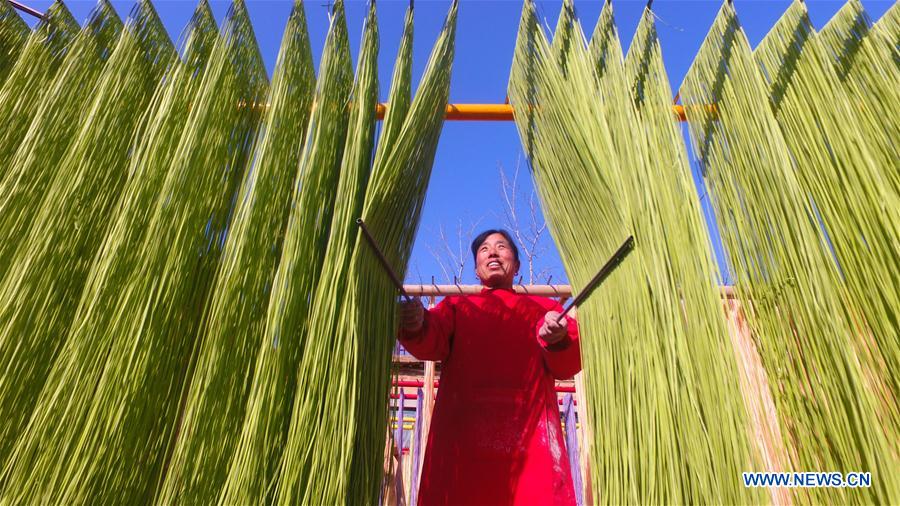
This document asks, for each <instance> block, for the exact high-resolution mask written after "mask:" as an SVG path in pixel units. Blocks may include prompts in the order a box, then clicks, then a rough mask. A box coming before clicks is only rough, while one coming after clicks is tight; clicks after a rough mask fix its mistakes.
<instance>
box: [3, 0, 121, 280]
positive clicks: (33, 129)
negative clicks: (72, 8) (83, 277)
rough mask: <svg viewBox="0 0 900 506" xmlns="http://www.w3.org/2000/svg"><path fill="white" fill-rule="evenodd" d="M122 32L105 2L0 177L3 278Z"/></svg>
mask: <svg viewBox="0 0 900 506" xmlns="http://www.w3.org/2000/svg"><path fill="white" fill-rule="evenodd" d="M121 32H122V21H121V20H120V19H119V17H118V15H116V12H115V10H114V9H113V8H112V6H111V5H110V4H109V2H108V0H101V1H100V2H99V3H98V4H97V7H96V8H95V9H94V10H93V12H92V13H91V15H90V18H89V19H88V22H87V23H86V24H85V26H84V28H83V29H82V30H81V32H79V34H78V36H77V37H76V39H75V41H74V43H73V44H72V47H71V49H70V50H69V51H68V56H67V57H66V58H65V59H64V60H63V62H62V67H61V68H60V70H59V72H58V73H57V75H56V78H55V79H54V81H53V83H52V84H50V86H49V90H48V91H47V93H46V94H44V96H43V97H42V99H41V100H40V102H39V105H38V108H37V111H36V112H35V115H34V120H33V121H32V122H31V125H30V126H27V127H26V133H25V134H24V136H23V137H22V138H21V141H20V143H19V145H18V146H17V150H16V152H15V155H14V156H13V157H12V158H11V160H10V163H9V166H8V167H7V169H6V170H5V171H4V172H3V173H2V174H0V279H2V278H3V276H4V275H5V274H6V271H7V268H8V267H9V265H10V264H11V262H12V256H13V255H14V254H15V252H16V250H17V249H18V247H19V244H20V243H21V242H22V241H23V240H24V239H25V238H26V237H27V235H28V231H29V230H30V228H31V225H32V222H33V221H34V218H35V216H36V214H37V213H38V211H39V210H40V206H41V204H42V203H43V201H44V196H45V193H46V191H47V188H48V187H49V185H50V184H51V182H52V181H53V180H54V178H55V177H56V174H57V172H58V171H59V170H60V164H61V162H62V160H63V157H64V156H65V154H66V152H67V151H68V148H69V146H71V144H72V142H73V141H74V140H75V139H76V137H77V133H78V132H79V130H80V129H81V127H82V123H83V121H84V119H85V118H87V117H89V116H88V113H89V112H90V109H91V107H92V105H93V93H94V91H95V89H96V87H97V84H98V82H99V78H100V77H101V73H102V72H103V69H104V66H105V64H106V61H107V60H108V58H109V55H110V53H112V50H113V48H114V47H115V45H116V41H117V40H118V38H119V35H120V34H121Z"/></svg>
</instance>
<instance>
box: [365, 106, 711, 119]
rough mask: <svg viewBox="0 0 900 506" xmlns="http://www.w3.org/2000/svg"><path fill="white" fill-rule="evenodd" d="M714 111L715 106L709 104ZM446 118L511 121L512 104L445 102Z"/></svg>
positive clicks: (678, 112) (381, 109)
mask: <svg viewBox="0 0 900 506" xmlns="http://www.w3.org/2000/svg"><path fill="white" fill-rule="evenodd" d="M387 107H388V104H386V103H384V104H378V106H377V108H376V109H375V114H376V115H377V117H378V119H384V115H385V113H386V112H387ZM709 109H710V111H711V112H713V113H714V112H715V106H709ZM672 112H673V113H674V114H675V116H676V117H678V119H679V121H685V120H686V117H685V115H684V106H683V105H680V104H675V105H673V106H672ZM446 119H447V120H448V121H512V120H513V106H512V105H510V104H447V113H446Z"/></svg>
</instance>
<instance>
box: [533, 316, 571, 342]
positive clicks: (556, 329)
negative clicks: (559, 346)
mask: <svg viewBox="0 0 900 506" xmlns="http://www.w3.org/2000/svg"><path fill="white" fill-rule="evenodd" d="M558 317H559V313H558V312H556V311H548V312H547V314H546V315H544V323H543V325H541V329H540V330H539V331H538V337H540V338H541V340H542V341H544V342H545V343H547V344H548V345H549V344H556V343H558V342H560V341H562V340H563V339H565V337H566V336H567V335H568V334H569V322H568V319H566V318H563V319H561V320H560V321H559V323H557V322H556V319H557V318H558Z"/></svg>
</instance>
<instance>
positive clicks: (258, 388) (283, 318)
mask: <svg viewBox="0 0 900 506" xmlns="http://www.w3.org/2000/svg"><path fill="white" fill-rule="evenodd" d="M352 84H353V62H352V60H351V58H350V47H349V41H348V38H347V25H346V18H345V17H344V3H343V1H341V0H338V1H337V2H335V4H334V11H333V14H332V17H331V26H330V29H329V32H328V38H327V39H326V41H325V48H324V50H323V53H322V61H321V64H320V67H319V77H318V80H317V84H316V94H315V98H314V100H313V109H312V114H311V117H310V120H309V126H308V129H307V133H306V143H305V145H304V148H303V154H302V156H301V158H300V165H299V169H298V170H297V172H296V176H297V177H296V180H295V181H294V183H293V192H294V193H293V195H292V197H291V204H290V206H291V207H290V215H289V217H288V221H287V226H286V229H285V232H284V243H283V246H282V254H281V259H280V261H279V263H278V269H277V271H276V274H275V278H274V281H273V283H272V292H271V295H270V296H269V305H268V308H267V313H266V324H265V331H264V333H262V335H261V339H260V342H259V343H258V346H259V353H258V355H257V358H256V364H255V366H254V367H255V371H254V374H253V383H252V386H251V388H250V395H249V397H248V400H247V407H246V414H245V416H244V423H243V426H242V428H241V435H240V440H239V442H238V444H237V447H236V449H235V451H234V455H233V457H232V459H231V463H230V466H229V471H228V477H227V479H226V481H225V487H224V489H223V491H222V494H221V495H220V497H219V502H220V503H222V504H256V503H260V502H271V501H272V500H273V499H274V497H275V491H276V490H275V489H276V486H277V481H278V475H279V473H280V461H281V456H282V453H283V450H284V445H285V439H286V437H287V432H288V428H289V426H290V425H289V424H290V413H291V406H292V405H293V401H294V395H295V391H296V388H297V385H296V370H297V364H298V363H299V360H300V357H301V355H302V353H303V349H304V347H305V343H303V342H302V341H301V340H300V337H301V336H302V333H303V328H304V326H305V325H306V320H307V317H308V315H309V311H310V304H311V299H312V297H313V295H314V294H315V288H316V285H317V284H318V281H319V274H320V272H321V266H322V262H323V260H324V255H325V247H326V244H327V240H328V234H329V225H330V224H331V216H332V212H333V209H334V202H335V200H334V199H335V194H336V190H337V185H338V177H339V174H340V168H341V159H342V157H343V153H344V142H345V140H346V136H347V128H348V120H349V116H348V114H349V108H348V104H349V102H350V89H351V87H352ZM319 338H320V337H318V336H317V339H319ZM318 423H319V422H317V424H318Z"/></svg>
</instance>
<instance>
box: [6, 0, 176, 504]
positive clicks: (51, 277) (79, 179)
mask: <svg viewBox="0 0 900 506" xmlns="http://www.w3.org/2000/svg"><path fill="white" fill-rule="evenodd" d="M173 58H175V51H174V48H173V47H172V43H171V42H170V41H169V38H168V36H167V35H166V32H165V29H164V28H163V27H162V24H161V23H160V21H159V18H158V17H157V16H156V11H155V10H154V9H153V7H152V5H150V4H149V2H147V1H146V0H144V1H142V2H141V3H140V4H139V5H138V6H137V8H136V10H135V11H134V13H133V15H132V18H131V20H130V21H129V26H128V28H127V29H126V30H125V32H123V36H122V37H121V38H120V39H119V42H118V44H117V46H116V48H115V50H114V54H113V55H112V56H111V58H110V62H109V64H108V65H107V66H106V67H105V68H104V70H103V75H102V77H101V78H100V80H99V84H98V86H97V87H96V88H95V89H94V90H93V91H94V97H93V99H92V100H91V106H90V107H89V109H88V111H87V115H86V116H87V117H90V118H91V121H89V122H85V123H84V124H83V125H82V126H81V128H80V130H79V131H78V132H77V134H76V138H75V140H74V141H73V142H72V144H71V146H70V148H69V150H68V152H67V153H66V155H65V156H64V157H63V159H62V160H61V162H60V166H59V167H58V169H57V171H56V175H55V177H54V179H53V181H52V182H51V183H50V184H49V186H48V188H47V191H46V192H45V196H44V199H43V204H42V205H41V207H40V211H39V212H37V213H36V214H35V216H34V217H33V219H32V222H33V223H32V227H31V229H30V232H29V233H28V234H27V235H26V236H25V238H24V239H22V241H21V242H20V243H19V244H20V246H19V248H18V250H16V251H15V252H14V254H13V255H11V261H10V264H9V265H10V267H9V268H8V271H7V274H6V277H5V278H4V279H3V280H2V283H0V353H2V356H0V359H2V364H3V367H4V370H5V373H4V375H3V376H2V377H0V409H2V412H3V413H6V414H7V416H4V417H3V419H2V422H0V424H2V425H0V427H2V440H0V457H4V458H0V460H5V457H6V455H7V452H8V451H9V448H11V447H12V445H13V443H14V442H16V441H17V440H19V439H20V438H19V436H20V435H21V434H22V431H23V430H24V429H25V428H26V426H25V423H26V421H27V420H28V415H29V414H30V413H31V412H32V407H33V406H34V403H35V401H36V400H37V398H38V395H39V393H40V391H41V387H42V386H43V385H44V383H45V379H46V378H47V373H48V371H49V370H50V367H51V365H52V364H53V361H54V358H55V357H56V354H57V352H58V350H59V348H60V346H61V345H62V344H63V343H64V342H65V336H66V335H67V331H68V328H69V324H70V323H71V321H72V318H73V317H74V315H75V311H76V308H77V301H78V298H79V296H80V294H81V291H82V289H83V287H84V283H85V280H86V278H87V275H88V271H89V268H90V265H91V261H92V259H93V257H94V254H95V252H96V251H97V250H98V249H99V247H100V244H101V242H102V238H103V237H104V235H105V233H106V231H107V225H108V222H109V219H110V216H111V214H112V212H113V210H114V207H115V203H116V202H117V201H118V199H119V196H120V192H121V188H122V186H123V185H124V183H125V180H126V179H127V176H128V174H127V171H126V170H125V169H126V168H127V157H128V154H129V147H130V146H131V138H132V135H133V133H134V131H135V130H136V129H137V128H138V126H139V124H140V118H141V116H142V115H143V112H144V110H145V108H146V106H147V105H148V103H149V101H150V99H151V98H152V95H153V93H154V90H155V89H156V85H157V83H158V82H159V80H160V77H161V74H162V72H163V71H164V69H165V68H167V67H168V66H169V64H170V62H171V61H173ZM35 155H38V156H39V155H40V153H39V152H37V153H35ZM49 392H50V395H52V393H53V392H54V391H53V389H52V387H51V389H50V390H49ZM61 401H62V400H61ZM66 401H68V399H66ZM72 422H73V421H72V420H65V421H64V423H65V424H67V427H69V426H70V425H68V424H70V423H72ZM45 429H50V427H41V426H39V424H36V423H31V422H29V423H28V426H27V430H28V432H33V434H34V435H35V436H36V437H35V439H34V440H33V444H36V445H38V446H39V447H40V446H44V445H46V444H47V442H46V441H45V440H44V437H43V436H37V434H42V433H43V432H42V431H43V430H45ZM26 439H27V438H23V439H22V440H20V441H18V443H17V444H18V445H19V446H21V447H22V448H23V450H22V451H24V452H25V454H27V456H26V455H25V454H23V455H22V457H23V459H24V460H23V461H22V462H21V467H20V466H19V464H18V463H17V462H16V461H18V458H14V459H13V461H12V462H10V463H9V464H8V466H7V470H6V471H5V472H4V475H7V473H8V472H10V469H12V468H16V469H18V471H17V472H16V473H15V474H16V476H15V477H13V478H12V480H13V484H11V485H10V486H9V487H8V489H7V491H6V493H7V494H8V495H9V496H16V495H17V494H18V493H19V492H20V491H21V492H23V493H25V488H24V484H25V483H26V482H27V483H30V484H31V485H35V484H37V483H40V479H39V478H38V476H41V474H40V473H41V471H40V470H38V469H36V468H35V466H33V465H32V462H31V458H33V457H34V456H35V454H34V453H31V451H38V450H39V447H33V448H32V450H25V449H24V448H25V447H28V445H29V443H28V442H27V441H26ZM55 449H57V448H55ZM58 449H60V450H61V448H58ZM49 454H50V452H49V451H47V450H46V447H44V449H43V455H48V456H49ZM48 460H51V461H53V460H55V459H52V458H48ZM18 473H22V474H18ZM19 480H22V481H19ZM20 486H22V488H19V487H20ZM25 497H30V494H29V493H26V496H25Z"/></svg>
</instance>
